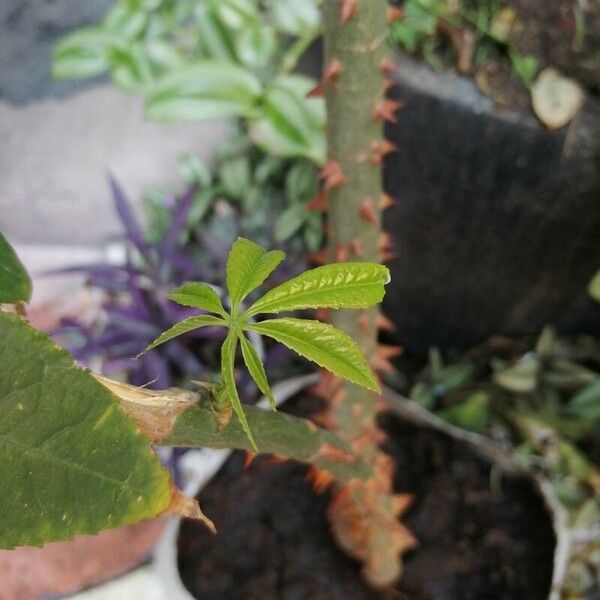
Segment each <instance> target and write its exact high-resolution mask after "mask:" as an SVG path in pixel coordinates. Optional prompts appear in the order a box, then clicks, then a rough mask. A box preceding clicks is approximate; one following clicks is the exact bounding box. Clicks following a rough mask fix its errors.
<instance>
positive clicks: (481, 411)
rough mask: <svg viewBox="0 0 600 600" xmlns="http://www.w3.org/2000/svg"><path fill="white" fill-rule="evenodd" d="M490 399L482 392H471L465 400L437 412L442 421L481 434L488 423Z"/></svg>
mask: <svg viewBox="0 0 600 600" xmlns="http://www.w3.org/2000/svg"><path fill="white" fill-rule="evenodd" d="M489 404H490V399H489V396H488V395H487V394H486V393H485V392H482V391H477V392H473V393H472V394H470V395H469V396H468V397H467V398H466V399H465V400H463V401H462V402H460V404H456V405H455V406H450V407H448V408H445V409H444V410H442V411H440V412H439V416H440V417H441V418H442V419H444V421H446V422H448V423H451V424H452V425H456V426H457V427H461V428H462V429H466V430H468V431H475V432H477V433H482V432H483V431H484V430H485V428H486V427H487V425H488V423H489V421H490V408H489Z"/></svg>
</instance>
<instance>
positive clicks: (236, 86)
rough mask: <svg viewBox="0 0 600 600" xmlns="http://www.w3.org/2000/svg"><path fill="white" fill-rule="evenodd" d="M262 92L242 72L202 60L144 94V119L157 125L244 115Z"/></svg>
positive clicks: (169, 76) (230, 66)
mask: <svg viewBox="0 0 600 600" xmlns="http://www.w3.org/2000/svg"><path fill="white" fill-rule="evenodd" d="M261 91H262V85H261V83H260V81H259V80H258V79H257V78H256V77H255V76H254V75H252V74H251V73H249V72H248V71H247V70H246V69H242V68H240V67H238V66H236V65H233V64H231V63H227V62H217V61H211V60H206V61H202V62H198V63H195V64H193V65H190V66H187V67H184V68H182V69H180V70H179V71H176V72H175V73H171V74H168V75H166V76H165V77H163V78H162V79H160V80H159V81H158V82H157V83H156V84H155V85H153V86H151V87H150V88H149V90H148V92H147V94H146V98H145V106H146V116H147V117H148V118H150V119H156V120H158V121H181V120H190V119H214V118H218V117H234V116H243V115H245V114H247V113H248V112H249V111H250V110H251V109H252V108H253V106H254V104H255V103H256V101H257V99H258V97H259V96H260V94H261Z"/></svg>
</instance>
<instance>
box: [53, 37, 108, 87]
mask: <svg viewBox="0 0 600 600" xmlns="http://www.w3.org/2000/svg"><path fill="white" fill-rule="evenodd" d="M113 41H114V39H113V36H112V35H111V34H110V33H108V32H107V31H105V30H103V29H99V28H87V29H80V30H78V31H75V32H74V33H71V34H70V35H67V36H65V37H64V38H63V39H62V40H61V41H60V42H59V43H58V44H57V46H56V49H55V50H54V54H53V56H52V75H53V77H56V78H57V79H77V78H78V77H93V76H95V75H100V74H101V73H103V72H104V71H106V69H108V56H107V49H108V48H109V46H110V44H111V43H112V42H113Z"/></svg>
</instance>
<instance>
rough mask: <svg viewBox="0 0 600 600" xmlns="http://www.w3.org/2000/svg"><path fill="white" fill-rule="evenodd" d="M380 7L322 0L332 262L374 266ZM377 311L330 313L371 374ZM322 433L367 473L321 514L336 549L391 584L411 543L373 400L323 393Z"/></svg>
mask: <svg viewBox="0 0 600 600" xmlns="http://www.w3.org/2000/svg"><path fill="white" fill-rule="evenodd" d="M386 13H387V1H386V0H339V1H338V0H325V2H324V15H325V33H324V39H325V71H324V75H323V82H322V87H323V89H324V91H325V98H326V105H327V145H328V160H327V162H326V165H325V167H324V169H323V176H324V192H325V194H326V200H327V207H328V216H329V232H328V233H329V253H328V254H329V258H330V260H332V261H340V262H341V261H347V260H348V261H355V260H367V261H373V262H379V258H380V257H379V251H380V248H379V243H380V239H382V238H381V237H380V236H381V207H382V205H384V196H383V191H382V185H381V162H382V159H383V156H384V155H385V154H386V153H387V152H389V151H390V150H391V145H390V144H389V143H387V142H386V141H385V140H384V139H383V131H382V129H383V128H382V119H384V118H387V119H394V115H393V112H394V110H395V109H396V108H397V105H395V104H394V103H386V102H384V100H383V98H384V85H385V81H384V73H383V68H384V62H383V58H384V56H383V54H384V48H383V46H384V43H385V38H386V33H387V19H386ZM377 316H378V313H377V309H372V310H368V311H362V312H361V313H358V314H357V313H356V312H348V311H339V312H336V313H335V314H334V315H332V322H333V324H334V325H335V326H336V327H339V328H340V329H342V330H344V331H345V332H346V333H348V334H349V335H350V336H351V337H352V338H353V339H354V340H356V341H357V342H358V344H359V346H360V347H361V349H362V351H363V352H364V353H365V355H366V356H367V359H368V360H369V362H370V363H371V365H372V366H375V363H376V360H377V356H376V350H377V329H378V327H377ZM323 391H324V395H325V396H327V398H328V399H329V411H328V417H329V425H330V426H331V427H332V428H334V430H335V431H336V433H337V434H338V435H339V436H340V437H342V438H343V439H345V440H347V441H348V442H349V443H350V445H351V447H352V448H353V449H354V450H355V451H356V452H357V453H358V454H359V455H360V456H362V458H363V460H365V461H366V462H368V463H369V464H372V465H373V475H372V476H371V477H370V478H369V479H368V480H367V481H351V482H348V483H342V484H340V485H338V486H337V488H336V490H335V493H334V496H333V500H332V503H331V505H330V507H329V518H330V521H331V526H332V531H333V534H334V536H335V538H336V540H337V542H338V543H339V545H340V546H341V547H342V548H343V549H344V550H345V551H346V552H348V553H349V554H351V555H352V556H354V557H355V558H356V559H358V560H360V561H361V562H362V563H363V574H364V576H365V578H366V579H367V581H369V583H371V584H372V585H373V586H375V587H385V586H389V585H391V584H393V583H394V582H395V581H396V580H397V579H398V578H399V577H400V575H401V572H402V561H401V555H402V553H403V552H405V551H406V550H407V549H409V548H412V547H414V545H415V544H416V540H415V539H414V537H413V536H412V534H411V533H410V532H409V531H408V530H407V529H406V528H405V527H404V526H403V525H402V524H401V523H400V522H399V517H400V515H401V514H402V513H403V512H404V511H405V510H406V508H407V507H408V506H409V505H410V502H411V498H410V497H409V496H406V495H404V496H399V495H397V494H395V493H394V491H393V485H392V474H393V464H392V462H391V459H390V458H389V456H387V455H385V454H384V453H383V452H382V451H381V450H380V448H379V444H380V442H381V436H382V434H381V432H379V431H378V429H377V426H376V422H375V416H376V412H377V408H378V402H379V399H378V397H377V396H376V395H375V394H373V393H368V392H366V391H365V390H362V389H360V388H358V387H356V386H355V385H352V384H347V383H343V382H341V381H334V382H331V384H330V385H329V386H327V385H324V388H323Z"/></svg>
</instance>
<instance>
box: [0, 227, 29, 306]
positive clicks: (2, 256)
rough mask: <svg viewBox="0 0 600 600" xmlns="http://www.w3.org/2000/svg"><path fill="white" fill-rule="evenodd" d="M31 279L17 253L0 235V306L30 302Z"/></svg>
mask: <svg viewBox="0 0 600 600" xmlns="http://www.w3.org/2000/svg"><path fill="white" fill-rule="evenodd" d="M30 298H31V279H29V275H28V274H27V271H26V270H25V267H24V266H23V263H22V262H21V261H20V260H19V257H18V256H17V253H16V252H15V251H14V250H13V248H12V246H11V245H10V244H9V243H8V242H7V241H6V238H5V237H4V236H3V235H2V234H1V233H0V304H3V303H4V304H16V303H17V302H28V301H29V299H30Z"/></svg>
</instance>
